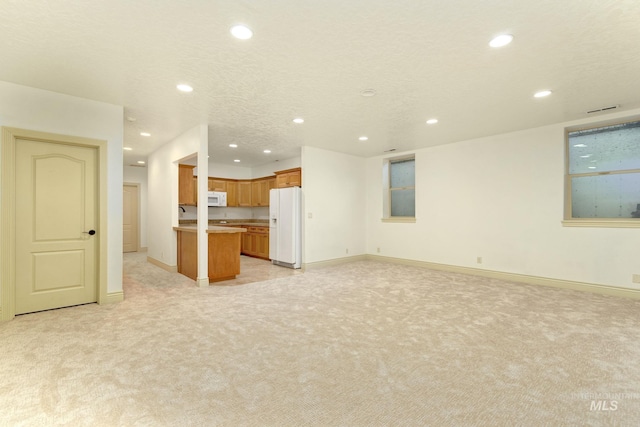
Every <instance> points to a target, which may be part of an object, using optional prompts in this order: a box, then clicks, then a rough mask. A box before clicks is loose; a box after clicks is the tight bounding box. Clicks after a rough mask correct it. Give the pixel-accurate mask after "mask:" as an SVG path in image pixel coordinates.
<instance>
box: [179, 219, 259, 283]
mask: <svg viewBox="0 0 640 427" xmlns="http://www.w3.org/2000/svg"><path fill="white" fill-rule="evenodd" d="M173 229H174V230H175V231H176V232H177V237H178V273H181V274H184V275H185V276H187V277H189V278H191V279H193V280H197V277H198V233H197V228H196V226H195V225H194V224H183V225H180V226H178V227H173ZM246 231H247V229H246V228H241V227H220V226H215V225H209V227H208V229H207V238H208V241H209V257H208V276H209V282H220V281H222V280H231V279H235V277H236V275H238V274H240V244H241V237H240V236H241V235H242V233H244V232H246Z"/></svg>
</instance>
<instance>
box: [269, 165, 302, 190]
mask: <svg viewBox="0 0 640 427" xmlns="http://www.w3.org/2000/svg"><path fill="white" fill-rule="evenodd" d="M275 174H276V187H277V188H285V187H302V169H301V168H293V169H286V170H283V171H277V172H275Z"/></svg>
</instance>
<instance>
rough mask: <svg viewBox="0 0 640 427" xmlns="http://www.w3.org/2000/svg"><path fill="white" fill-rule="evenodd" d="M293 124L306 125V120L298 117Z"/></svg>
mask: <svg viewBox="0 0 640 427" xmlns="http://www.w3.org/2000/svg"><path fill="white" fill-rule="evenodd" d="M293 123H298V124H300V123H304V119H303V118H302V117H296V118H295V119H293Z"/></svg>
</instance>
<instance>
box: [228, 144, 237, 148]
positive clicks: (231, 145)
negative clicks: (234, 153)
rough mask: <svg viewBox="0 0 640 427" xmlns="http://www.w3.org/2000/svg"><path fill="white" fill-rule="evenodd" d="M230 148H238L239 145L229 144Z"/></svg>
mask: <svg viewBox="0 0 640 427" xmlns="http://www.w3.org/2000/svg"><path fill="white" fill-rule="evenodd" d="M229 147H231V148H238V144H229Z"/></svg>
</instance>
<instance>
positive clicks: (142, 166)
mask: <svg viewBox="0 0 640 427" xmlns="http://www.w3.org/2000/svg"><path fill="white" fill-rule="evenodd" d="M129 166H133V167H134V168H146V167H147V165H137V164H135V165H129Z"/></svg>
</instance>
